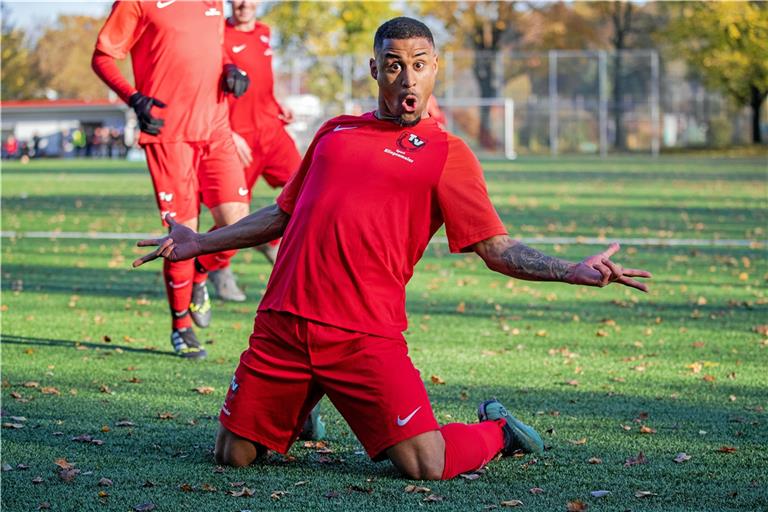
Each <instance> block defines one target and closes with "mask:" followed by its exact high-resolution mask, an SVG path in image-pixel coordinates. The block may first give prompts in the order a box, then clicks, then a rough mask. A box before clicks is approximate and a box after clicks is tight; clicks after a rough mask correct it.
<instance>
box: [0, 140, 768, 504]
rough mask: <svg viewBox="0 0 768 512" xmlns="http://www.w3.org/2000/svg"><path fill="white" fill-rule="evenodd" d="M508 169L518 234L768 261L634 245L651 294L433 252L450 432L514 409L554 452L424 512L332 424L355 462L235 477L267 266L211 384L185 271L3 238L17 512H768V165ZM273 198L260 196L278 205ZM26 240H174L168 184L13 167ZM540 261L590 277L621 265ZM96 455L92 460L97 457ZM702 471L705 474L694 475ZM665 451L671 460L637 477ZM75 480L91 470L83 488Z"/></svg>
mask: <svg viewBox="0 0 768 512" xmlns="http://www.w3.org/2000/svg"><path fill="white" fill-rule="evenodd" d="M484 167H485V170H486V177H487V179H488V182H489V190H490V193H491V195H492V197H493V200H494V203H495V204H496V205H497V208H498V210H499V212H500V213H501V215H502V217H503V219H504V221H505V223H506V224H507V226H508V228H509V230H510V233H512V234H513V235H514V236H519V237H523V238H532V237H550V236H567V237H604V238H605V239H606V240H613V239H629V238H633V239H634V238H662V239H697V240H746V241H749V242H750V243H747V244H746V245H741V246H717V247H715V246H692V245H682V246H644V245H640V244H638V245H634V246H633V245H625V246H624V247H623V249H622V251H621V252H619V254H618V255H617V256H616V257H615V259H616V260H617V261H619V262H621V263H622V264H624V265H625V266H633V267H640V268H647V269H649V270H651V271H652V272H653V273H654V279H653V280H652V282H651V291H650V293H649V294H647V295H644V294H641V293H639V292H636V291H634V290H630V289H626V288H621V287H618V286H611V287H608V288H605V289H592V288H589V289H588V288H576V287H570V286H566V285H562V284H549V283H547V284H542V283H528V282H523V281H514V280H511V279H508V278H506V277H504V276H501V275H498V274H492V273H491V272H489V271H488V270H487V269H485V267H484V265H483V264H482V262H481V261H480V260H479V258H477V257H476V256H474V255H461V256H455V255H453V256H451V255H448V254H447V247H446V246H444V245H441V244H435V245H433V246H431V248H430V249H429V250H428V252H427V255H426V256H425V258H424V259H423V261H422V262H421V263H420V265H419V267H418V268H417V270H416V275H415V277H414V279H413V281H412V282H411V284H410V285H409V288H408V313H409V316H410V330H409V331H408V333H407V334H406V335H407V339H408V342H409V346H410V351H411V356H412V358H413V360H414V362H415V364H416V366H417V367H418V368H420V369H421V371H422V375H423V377H424V380H425V382H426V385H427V389H428V391H429V393H430V395H431V397H432V399H433V404H434V409H435V412H436V415H437V417H438V419H439V420H440V421H441V422H450V421H475V412H474V411H475V407H476V405H477V403H478V402H479V401H481V400H483V399H485V398H487V397H490V396H498V397H500V398H502V399H503V400H504V402H505V403H506V404H507V405H508V406H509V407H510V408H511V409H512V410H513V411H514V412H515V413H516V414H517V415H518V416H519V417H520V418H521V419H523V420H524V421H526V422H529V423H530V424H532V425H534V426H535V427H536V428H537V429H538V430H539V431H540V432H541V433H542V435H543V437H544V439H545V443H546V444H547V446H548V447H549V449H548V450H547V451H546V452H545V454H544V455H543V456H541V457H538V458H532V457H522V458H504V459H501V460H499V461H495V462H492V463H491V464H489V465H488V467H487V470H486V471H485V472H484V473H483V474H482V475H481V476H480V477H479V478H477V479H467V478H457V479H455V480H453V481H449V482H429V483H426V484H423V485H425V486H426V487H428V488H429V489H430V492H429V493H407V492H405V488H406V485H407V484H409V482H407V481H405V480H402V479H401V478H399V477H398V476H397V474H396V472H395V471H394V470H393V469H392V467H391V465H390V464H389V463H386V462H385V463H376V464H375V463H372V462H370V461H369V460H368V459H367V457H366V456H365V455H363V454H362V452H361V447H360V445H359V444H358V442H357V441H356V439H355V438H354V436H353V435H352V434H351V432H350V431H349V429H348V428H347V426H346V424H345V423H344V421H343V420H342V418H341V417H340V416H339V415H338V413H337V412H336V411H335V410H334V409H333V408H332V406H331V404H330V403H328V402H327V401H324V402H323V406H324V407H325V414H326V417H327V419H328V432H329V434H328V446H329V448H330V450H332V451H331V452H330V453H318V450H317V448H316V447H305V446H304V445H303V444H302V443H298V444H296V445H295V446H294V448H293V449H292V450H291V452H290V457H281V456H272V457H270V458H269V459H268V460H266V461H264V462H263V463H260V464H258V465H255V466H253V467H250V468H245V469H239V470H234V469H230V468H225V469H221V468H217V467H216V465H215V464H214V463H213V461H212V448H213V440H214V433H215V431H216V428H217V420H216V417H217V413H218V410H219V407H220V405H221V401H222V399H223V396H224V393H225V391H226V388H227V386H228V383H229V380H230V378H231V373H232V371H233V370H234V368H235V366H236V364H237V360H238V357H239V354H240V352H241V351H242V350H243V349H244V348H245V347H246V343H247V338H248V335H249V333H250V329H251V322H252V320H253V315H254V312H255V310H256V306H257V303H258V300H259V298H260V295H261V293H262V291H263V289H264V286H265V284H266V280H267V277H268V275H269V271H270V267H269V266H268V265H267V264H266V262H265V261H264V260H263V258H261V256H260V255H259V254H257V253H256V252H255V251H243V252H242V253H241V254H240V255H238V256H237V259H236V262H235V265H236V266H235V268H236V272H237V273H238V274H239V276H240V282H241V284H242V285H243V286H244V287H245V288H246V291H247V293H248V294H249V300H248V302H246V303H243V304H229V303H222V302H220V301H215V311H214V314H215V316H214V324H213V325H212V326H211V328H210V329H208V330H207V331H203V333H202V338H203V339H205V340H206V342H207V349H208V351H209V353H210V357H209V358H208V359H207V360H205V361H202V362H193V363H190V362H186V361H182V360H179V359H177V358H176V357H174V356H173V355H172V354H171V353H170V344H169V341H168V318H167V316H168V315H167V306H166V303H165V298H164V292H163V290H162V284H161V278H160V272H159V268H160V265H159V264H157V263H154V264H150V265H146V266H145V267H142V268H140V269H136V270H132V269H131V268H130V261H131V260H132V259H133V258H134V257H135V256H136V255H137V254H141V253H142V252H141V251H139V250H137V249H136V248H134V247H133V244H134V242H133V241H130V240H126V241H123V240H92V239H91V240H89V239H82V238H81V239H66V238H60V237H57V238H50V239H49V238H42V239H41V238H30V237H27V238H25V237H24V236H16V237H6V238H3V239H2V292H3V294H2V307H1V309H2V423H3V429H2V431H1V433H2V456H1V458H2V461H1V462H2V465H3V472H2V474H1V476H2V509H3V510H4V511H6V510H7V511H9V512H10V511H27V510H29V511H33V510H37V509H38V507H41V506H42V507H43V508H45V507H46V505H45V504H46V503H47V504H49V506H50V509H51V510H62V511H63V510H71V511H85V510H88V511H90V510H93V511H107V510H115V511H129V510H134V509H136V510H141V509H142V508H143V509H144V510H149V509H151V507H150V506H149V505H146V504H150V503H151V504H153V505H154V507H155V508H154V509H155V510H165V511H178V510H190V511H200V510H222V511H239V510H264V509H269V510H317V509H320V508H321V507H322V508H324V509H328V510H363V509H365V510H371V511H374V510H382V511H385V510H386V511H389V510H410V509H414V510H415V509H419V510H422V509H429V508H432V509H435V510H456V511H465V510H478V511H482V510H487V509H489V508H494V507H499V508H504V505H503V504H502V502H505V501H506V502H509V501H511V500H520V501H521V502H522V505H520V508H521V509H522V510H541V511H557V510H563V511H564V510H566V508H567V506H568V503H569V502H576V501H581V502H583V503H584V504H586V505H588V506H589V510H595V511H600V510H606V511H607V510H632V511H645V510H647V511H677V510H690V511H717V510H766V509H768V488H767V486H768V478H766V468H767V467H768V448H766V443H767V442H768V424H767V423H768V416H767V415H766V412H765V407H766V406H768V372H766V367H767V366H768V333H766V331H765V330H766V329H768V326H766V324H768V316H767V315H766V311H767V309H768V308H767V307H766V304H768V296H767V295H766V280H767V279H768V258H767V257H766V246H765V239H766V238H768V236H767V235H766V231H765V230H766V226H767V225H768V213H767V212H768V210H767V209H766V198H767V197H768V192H767V190H766V183H767V182H768V179H767V178H768V175H767V174H766V155H765V153H763V154H759V155H757V156H749V157H741V158H739V157H730V158H726V157H716V156H711V155H705V156H701V155H699V156H697V155H679V156H674V157H663V158H660V159H658V160H653V159H651V158H645V157H632V158H629V157H627V158H612V159H608V160H605V161H601V160H596V159H562V160H557V161H553V160H549V159H540V160H521V161H516V162H512V163H509V162H485V163H484ZM272 197H273V192H272V191H270V190H268V189H266V188H263V187H262V188H258V190H257V194H256V197H255V199H254V206H262V205H264V204H267V203H268V202H269V201H270V200H271V198H272ZM203 224H204V225H205V226H207V225H210V220H209V219H208V214H204V216H203ZM2 229H3V230H4V231H16V232H18V233H25V232H32V231H62V232H72V231H77V232H102V233H103V232H120V233H136V232H139V233H141V232H157V233H160V229H159V226H158V219H157V214H156V211H155V206H154V201H153V198H152V191H151V186H150V180H149V178H148V176H147V173H146V171H145V170H144V168H143V166H142V165H141V164H131V163H124V162H104V161H95V162H84V161H65V162H60V161H41V162H32V163H30V164H29V165H26V166H22V165H19V164H16V163H4V164H3V169H2ZM536 247H538V248H540V249H542V250H545V251H547V252H550V253H554V254H557V255H559V256H561V257H564V258H568V259H578V258H581V257H584V256H587V255H589V254H591V253H594V252H596V251H597V250H598V249H601V247H600V246H590V245H583V244H576V245H568V244H559V245H551V244H550V245H538V244H537V245H536ZM361 371H364V369H361ZM211 388H212V391H211ZM83 435H87V436H90V438H91V439H92V441H91V442H82V441H76V440H73V438H78V437H79V436H83ZM80 439H81V440H82V439H88V438H84V437H80ZM93 440H96V441H98V442H95V441H93ZM681 452H684V453H685V454H687V455H688V456H690V459H689V460H687V461H684V462H680V463H677V462H675V461H674V460H673V459H674V458H675V457H676V456H677V455H678V454H679V453H681ZM640 453H642V454H643V458H644V459H645V462H646V463H644V464H631V462H632V460H630V459H635V460H636V459H637V458H638V456H639V454H640ZM60 459H65V460H66V462H67V463H69V464H71V465H73V467H74V469H76V470H79V473H78V472H75V471H70V472H68V473H63V474H60V472H61V469H60V466H58V465H56V462H57V461H58V462H59V464H60V465H61V464H64V463H63V462H62V461H61V460H60ZM628 460H629V463H628ZM102 479H109V480H110V481H111V485H99V482H100V481H101V482H102V484H104V483H106V482H104V481H102ZM244 487H245V488H247V489H248V490H249V491H250V492H245V493H243V488H244ZM534 488H540V489H541V490H542V491H541V492H538V491H534V492H531V489H534ZM598 490H605V491H610V494H608V495H607V496H605V497H602V498H596V497H593V496H591V494H590V493H591V492H592V491H598ZM641 491H647V492H649V493H652V494H650V495H645V496H644V497H638V496H643V493H642V492H641ZM251 493H252V495H251V496H248V495H249V494H251ZM233 494H245V495H244V496H236V495H233ZM429 495H434V496H435V497H433V498H431V500H430V499H427V498H428V496H429ZM425 499H427V500H426V501H425ZM510 504H512V503H507V505H510ZM142 505H144V506H143V507H142ZM572 506H577V505H572Z"/></svg>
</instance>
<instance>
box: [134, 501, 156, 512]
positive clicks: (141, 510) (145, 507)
mask: <svg viewBox="0 0 768 512" xmlns="http://www.w3.org/2000/svg"><path fill="white" fill-rule="evenodd" d="M133 510H135V511H136V512H149V511H150V510H155V504H154V503H152V502H147V503H142V504H140V505H136V506H135V507H133Z"/></svg>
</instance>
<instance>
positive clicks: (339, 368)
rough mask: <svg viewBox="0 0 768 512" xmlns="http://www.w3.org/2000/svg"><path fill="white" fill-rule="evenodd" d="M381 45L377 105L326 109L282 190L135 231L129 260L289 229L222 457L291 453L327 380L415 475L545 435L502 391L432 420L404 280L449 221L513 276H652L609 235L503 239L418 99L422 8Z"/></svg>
mask: <svg viewBox="0 0 768 512" xmlns="http://www.w3.org/2000/svg"><path fill="white" fill-rule="evenodd" d="M374 54H375V58H374V59H371V62H370V68H371V75H372V76H373V78H374V79H376V81H377V84H378V89H379V97H378V109H377V110H376V111H375V112H371V113H367V114H364V115H362V116H341V117H337V118H335V119H333V120H331V121H329V122H327V123H326V124H325V125H324V126H323V127H322V128H321V129H320V131H319V132H318V133H317V135H316V136H315V139H314V141H313V142H312V144H311V145H310V147H309V150H308V151H307V154H306V155H305V157H304V160H303V162H302V165H301V167H300V168H299V171H298V172H297V173H296V174H295V175H294V176H293V177H292V178H291V181H289V182H288V184H287V185H286V186H285V188H284V189H283V191H282V193H281V194H280V196H279V197H278V198H277V201H276V204H275V205H272V206H268V207H266V208H263V209H262V210H260V211H258V212H256V213H253V214H251V215H249V216H248V217H246V218H245V219H243V220H241V221H240V222H238V223H237V224H235V225H233V226H228V227H226V228H223V229H220V230H218V231H215V232H213V233H208V234H204V235H200V234H197V233H195V232H193V231H191V230H189V229H186V228H184V227H183V226H181V225H177V224H174V225H173V226H172V229H171V233H170V235H169V236H168V237H164V238H162V239H157V240H145V241H143V242H139V245H140V246H147V245H159V246H160V247H159V248H158V249H157V250H155V251H153V252H152V253H150V254H148V255H146V256H144V257H142V258H139V259H138V260H136V261H135V262H134V265H137V266H138V265H141V264H142V263H144V262H146V261H149V260H152V259H154V258H157V257H160V256H162V257H164V258H168V259H171V260H181V259H186V258H192V257H195V256H196V255H198V254H205V253H210V252H214V251H218V250H223V249H230V248H236V247H237V248H241V247H249V246H254V245H258V244H260V243H264V242H265V241H266V240H271V239H274V238H275V237H277V236H280V235H283V242H282V247H281V248H280V253H279V254H278V257H277V263H276V264H275V268H274V270H273V272H272V276H271V278H270V281H269V284H268V286H267V291H266V293H265V295H264V298H263V300H262V302H261V304H260V306H259V312H258V315H257V316H256V321H255V324H254V332H253V334H252V335H251V338H250V346H249V348H248V349H247V350H246V351H245V352H243V354H242V356H241V358H240V365H239V367H238V369H237V371H236V372H235V376H234V378H233V380H232V386H231V388H230V390H229V392H228V393H227V397H226V399H225V402H224V406H223V407H222V409H221V414H220V416H219V418H220V422H221V428H220V429H219V434H218V438H217V440H216V450H215V456H216V460H217V462H219V463H226V464H231V465H234V466H243V465H246V464H250V463H251V462H252V461H253V460H255V459H256V457H257V456H258V455H259V454H261V453H264V451H265V449H267V448H269V449H273V450H277V451H279V452H283V453H284V452H285V451H287V450H288V448H289V447H290V446H291V444H292V443H293V441H294V440H295V439H296V435H297V434H298V432H299V429H300V427H301V425H302V422H303V420H304V418H305V417H306V415H307V414H308V413H309V411H310V410H311V408H312V407H313V405H314V404H315V403H316V402H317V400H319V398H320V397H321V396H322V395H323V394H327V395H328V396H329V398H330V399H331V401H332V402H333V403H334V405H335V406H336V408H337V409H338V410H339V412H340V413H341V414H342V415H343V416H344V419H345V420H346V421H347V422H348V423H349V425H350V426H351V428H352V430H353V431H354V433H355V435H357V437H358V438H359V439H360V441H361V443H362V444H363V446H364V447H365V449H366V451H367V452H368V454H369V455H370V456H371V457H372V458H374V460H377V459H383V458H389V459H390V460H391V461H392V462H393V463H394V465H395V466H396V467H397V468H398V469H399V470H400V471H401V472H402V473H403V474H405V475H406V476H408V477H410V478H414V479H447V478H452V477H455V476H456V475H458V474H460V473H463V472H466V471H471V470H474V469H477V468H479V467H481V466H482V465H483V464H485V463H486V462H488V461H489V460H491V459H492V458H493V457H494V456H495V455H496V454H497V453H498V452H499V451H502V452H504V453H507V454H509V453H512V452H514V451H515V450H518V449H520V450H524V451H529V452H540V451H541V450H542V449H543V443H542V441H541V437H539V435H538V434H537V433H536V432H535V430H533V429H532V428H531V427H529V426H527V425H525V424H524V423H522V422H520V421H519V420H517V419H516V418H514V417H513V416H512V415H511V414H510V413H509V412H508V411H507V409H506V408H504V406H502V405H501V403H500V402H499V401H498V400H495V399H492V400H488V401H485V402H483V403H482V404H480V407H479V410H478V417H479V419H480V423H478V424H461V423H451V424H448V425H444V426H442V427H441V426H439V425H438V423H437V421H436V420H435V417H434V414H433V412H432V407H431V404H430V402H429V398H428V397H427V393H426V389H425V387H424V383H423V381H422V380H421V377H420V375H419V372H418V371H417V370H416V368H414V366H413V364H412V363H411V360H410V358H409V357H408V351H407V347H406V343H405V340H404V339H403V337H402V334H401V332H402V331H403V330H405V328H406V315H405V285H406V283H407V282H408V280H409V279H410V277H411V275H412V273H413V268H414V266H415V264H416V263H417V262H418V260H419V259H420V257H421V255H422V254H423V252H424V250H425V249H426V247H427V244H428V242H429V239H430V238H431V237H432V235H433V234H434V233H435V232H436V231H437V229H438V228H439V227H440V226H441V225H442V224H443V223H445V227H446V234H447V236H448V241H449V247H450V249H451V251H452V252H464V251H474V252H476V253H477V254H478V255H479V256H480V257H481V258H482V259H483V260H484V261H485V263H486V265H487V266H488V267H489V268H491V269H493V270H495V271H497V272H501V273H503V274H506V275H509V276H512V277H516V278H520V279H528V280H532V281H560V282H565V283H570V284H580V285H587V286H605V285H607V284H608V283H611V282H615V283H620V284H623V285H626V286H631V287H634V288H637V289H639V290H643V291H645V290H646V286H645V285H644V284H642V283H640V282H637V281H635V280H634V279H632V278H633V277H636V276H639V277H650V274H649V273H648V272H645V271H643V270H631V269H623V270H622V268H621V267H620V266H618V265H617V264H615V263H613V262H612V261H611V260H610V256H611V255H612V254H613V253H615V252H616V251H617V250H618V245H616V244H614V245H612V246H611V247H610V248H608V249H607V250H606V251H604V252H602V253H600V254H597V255H595V256H592V257H590V258H587V259H586V260H584V261H582V262H580V263H570V262H567V261H564V260H561V259H558V258H553V257H550V256H546V255H544V254H542V253H540V252H539V251H537V250H535V249H533V248H530V247H527V246H525V245H524V244H522V243H519V242H516V241H514V240H512V239H510V238H509V236H508V235H507V231H506V229H505V228H504V225H503V224H502V223H501V221H500V219H499V217H498V215H497V213H496V211H495V210H494V208H493V206H492V204H491V201H490V199H489V197H488V193H487V191H486V187H485V182H484V179H483V175H482V169H481V168H480V164H479V162H478V161H477V159H476V158H475V157H474V155H473V154H472V152H471V151H470V149H469V148H468V147H467V146H466V145H465V144H464V143H463V142H462V141H461V140H460V139H459V138H457V137H455V136H453V135H451V134H450V133H448V132H446V131H444V130H441V129H440V128H439V127H438V126H437V123H436V122H435V121H434V119H431V118H429V117H428V115H427V114H426V113H425V107H426V103H427V100H428V98H429V96H430V94H431V92H432V88H433V86H434V82H435V75H436V72H437V54H436V51H435V48H434V43H433V40H432V34H431V32H430V31H429V29H428V28H427V27H426V26H425V25H424V24H423V23H421V22H419V21H416V20H413V19H410V18H395V19H393V20H390V21H388V22H386V23H384V24H383V25H382V26H381V27H379V29H378V30H377V32H376V36H375V38H374ZM171 222H172V221H171ZM321 241H322V244H321Z"/></svg>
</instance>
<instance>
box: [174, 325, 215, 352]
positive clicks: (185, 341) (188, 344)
mask: <svg viewBox="0 0 768 512" xmlns="http://www.w3.org/2000/svg"><path fill="white" fill-rule="evenodd" d="M171 345H173V351H174V352H176V355H177V356H179V357H183V358H184V359H203V358H205V356H207V355H208V352H206V351H205V349H204V348H203V347H201V346H200V342H199V341H197V336H195V331H193V330H192V329H191V328H189V327H186V328H184V329H174V330H173V332H172V333H171Z"/></svg>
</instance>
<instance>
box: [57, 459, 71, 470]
mask: <svg viewBox="0 0 768 512" xmlns="http://www.w3.org/2000/svg"><path fill="white" fill-rule="evenodd" d="M53 463H54V464H56V465H57V466H59V467H60V468H61V469H72V468H73V467H75V465H74V464H72V463H71V462H67V459H56V460H55V461H53Z"/></svg>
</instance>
